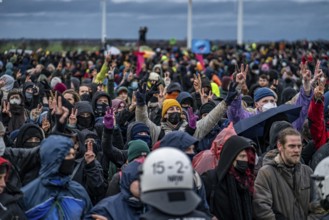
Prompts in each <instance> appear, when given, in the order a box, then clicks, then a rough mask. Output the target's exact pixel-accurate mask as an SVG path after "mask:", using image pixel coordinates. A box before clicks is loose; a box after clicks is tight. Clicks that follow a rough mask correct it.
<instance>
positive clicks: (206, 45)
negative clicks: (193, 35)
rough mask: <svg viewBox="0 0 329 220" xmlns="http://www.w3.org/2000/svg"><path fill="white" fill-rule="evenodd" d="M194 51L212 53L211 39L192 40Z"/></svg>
mask: <svg viewBox="0 0 329 220" xmlns="http://www.w3.org/2000/svg"><path fill="white" fill-rule="evenodd" d="M192 52H193V53H196V54H208V53H210V41H209V40H192Z"/></svg>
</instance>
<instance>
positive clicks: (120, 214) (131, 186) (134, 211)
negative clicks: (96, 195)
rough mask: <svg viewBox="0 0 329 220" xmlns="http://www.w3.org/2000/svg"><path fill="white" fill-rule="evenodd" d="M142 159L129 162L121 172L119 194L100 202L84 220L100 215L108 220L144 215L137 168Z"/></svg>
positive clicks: (138, 217)
mask: <svg viewBox="0 0 329 220" xmlns="http://www.w3.org/2000/svg"><path fill="white" fill-rule="evenodd" d="M143 162H144V159H141V160H134V161H132V162H130V163H129V164H128V165H127V166H126V167H125V169H124V170H123V171H122V176H121V180H120V193H118V194H116V195H114V196H110V197H108V198H105V199H103V200H102V201H100V202H99V203H98V204H97V205H96V206H95V207H94V208H92V210H91V211H90V212H89V214H88V216H87V217H86V218H85V219H86V220H89V219H90V220H92V219H94V218H93V217H92V216H93V215H101V216H103V217H105V218H107V219H108V220H115V219H131V220H137V219H140V215H141V214H143V213H144V210H145V208H144V205H143V203H142V202H141V201H140V198H139V197H140V194H139V184H138V178H139V166H140V165H141V164H142V163H143Z"/></svg>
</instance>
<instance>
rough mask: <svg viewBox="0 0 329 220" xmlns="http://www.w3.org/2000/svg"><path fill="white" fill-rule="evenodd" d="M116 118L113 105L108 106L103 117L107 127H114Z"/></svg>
mask: <svg viewBox="0 0 329 220" xmlns="http://www.w3.org/2000/svg"><path fill="white" fill-rule="evenodd" d="M114 120H115V119H114V110H113V108H112V107H108V108H107V110H106V113H105V115H104V118H103V124H104V126H105V127H106V128H107V129H113V128H114V124H115V121H114Z"/></svg>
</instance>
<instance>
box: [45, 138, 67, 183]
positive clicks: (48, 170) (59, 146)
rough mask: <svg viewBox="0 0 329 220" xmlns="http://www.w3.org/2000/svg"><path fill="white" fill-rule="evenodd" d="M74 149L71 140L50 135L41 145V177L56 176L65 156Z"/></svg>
mask: <svg viewBox="0 0 329 220" xmlns="http://www.w3.org/2000/svg"><path fill="white" fill-rule="evenodd" d="M70 148H73V141H72V139H71V138H68V137H64V136H61V135H50V136H49V137H48V138H46V139H44V140H43V141H42V142H41V145H40V160H41V169H40V172H39V175H40V176H41V177H50V176H56V175H57V174H58V169H59V167H60V166H61V164H62V161H63V160H64V159H65V156H66V155H67V153H68V152H69V150H70Z"/></svg>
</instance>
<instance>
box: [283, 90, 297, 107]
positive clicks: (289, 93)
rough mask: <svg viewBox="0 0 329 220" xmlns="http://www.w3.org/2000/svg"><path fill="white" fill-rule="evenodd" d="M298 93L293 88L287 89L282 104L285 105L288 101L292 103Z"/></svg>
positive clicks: (284, 91)
mask: <svg viewBox="0 0 329 220" xmlns="http://www.w3.org/2000/svg"><path fill="white" fill-rule="evenodd" d="M296 94H297V91H296V90H295V89H293V88H291V87H288V88H285V89H284V90H283V91H282V93H281V103H282V104H284V103H286V102H287V101H290V100H291V99H292V98H293V97H294V96H295V95H296Z"/></svg>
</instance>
